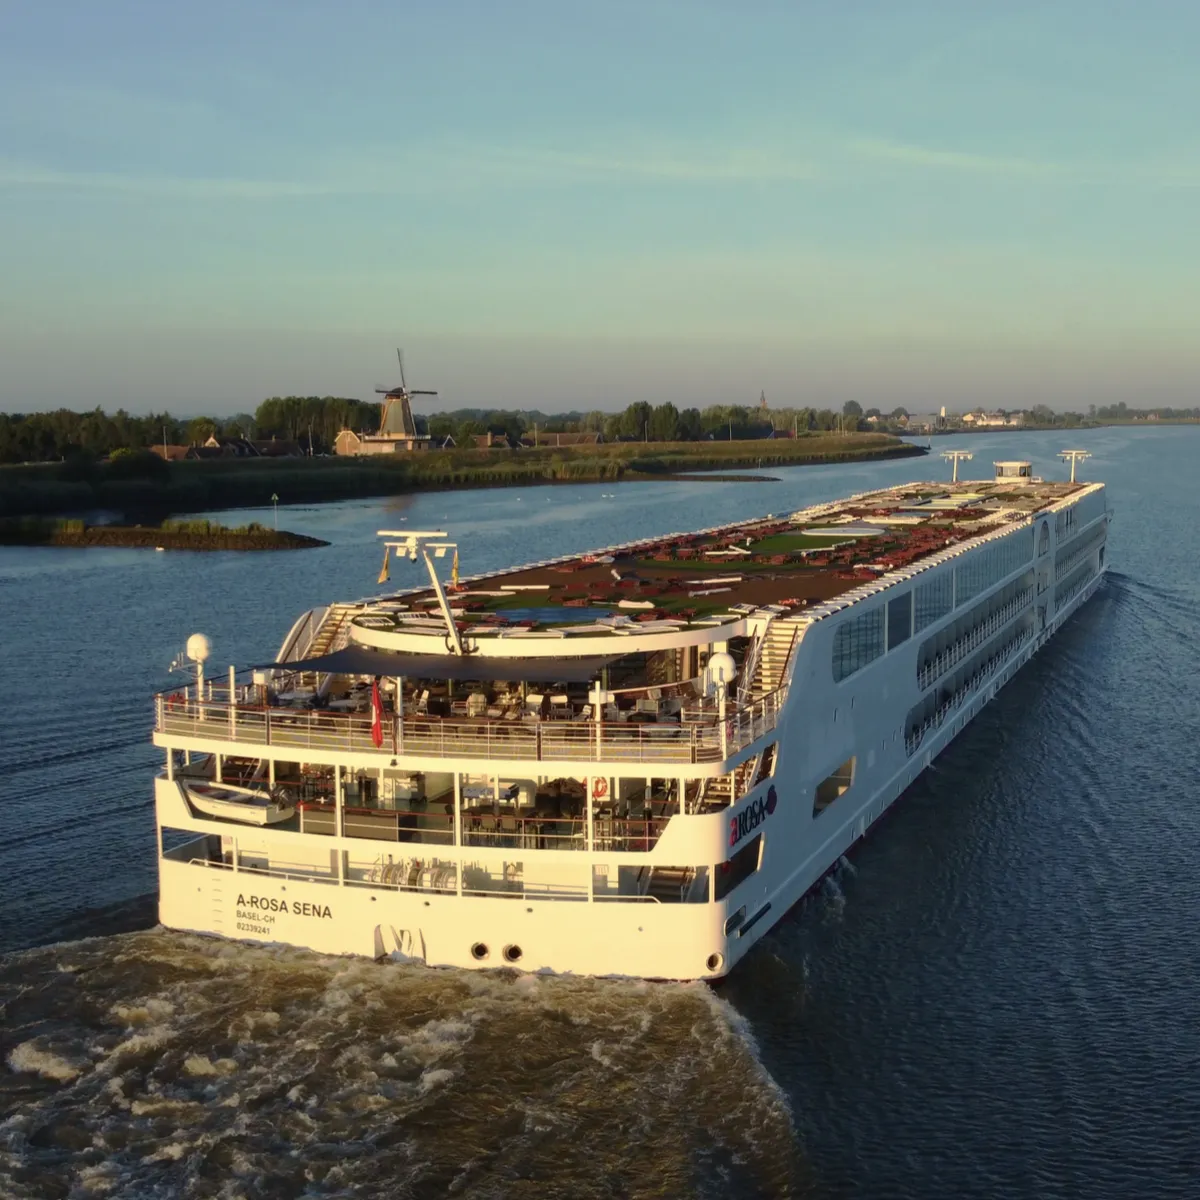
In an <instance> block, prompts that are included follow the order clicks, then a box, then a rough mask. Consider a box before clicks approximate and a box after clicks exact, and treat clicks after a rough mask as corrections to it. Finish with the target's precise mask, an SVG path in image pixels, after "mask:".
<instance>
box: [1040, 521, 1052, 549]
mask: <svg viewBox="0 0 1200 1200" xmlns="http://www.w3.org/2000/svg"><path fill="white" fill-rule="evenodd" d="M1049 549H1050V522H1049V521H1043V522H1042V528H1041V532H1040V533H1039V534H1038V555H1039V556H1040V555H1043V554H1045V553H1046V551H1047V550H1049Z"/></svg>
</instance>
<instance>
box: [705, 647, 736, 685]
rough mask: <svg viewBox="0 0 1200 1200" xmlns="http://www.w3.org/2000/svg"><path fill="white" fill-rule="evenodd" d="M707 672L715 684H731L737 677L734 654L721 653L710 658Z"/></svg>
mask: <svg viewBox="0 0 1200 1200" xmlns="http://www.w3.org/2000/svg"><path fill="white" fill-rule="evenodd" d="M706 670H707V671H708V673H709V675H710V676H711V677H712V678H713V680H714V681H715V682H717V683H730V682H732V681H733V679H734V678H735V677H736V675H737V663H735V662H734V661H733V655H732V654H726V653H725V652H724V651H721V652H719V653H717V654H714V655H712V656H711V657H710V658H709V660H708V666H707V668H706Z"/></svg>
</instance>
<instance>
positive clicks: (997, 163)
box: [849, 138, 1200, 188]
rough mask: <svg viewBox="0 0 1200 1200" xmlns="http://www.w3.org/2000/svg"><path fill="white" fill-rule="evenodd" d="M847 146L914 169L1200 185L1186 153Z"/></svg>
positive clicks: (860, 142) (872, 142) (868, 141)
mask: <svg viewBox="0 0 1200 1200" xmlns="http://www.w3.org/2000/svg"><path fill="white" fill-rule="evenodd" d="M849 151H850V153H851V154H852V155H853V156H854V157H856V158H859V159H866V160H872V161H875V162H887V163H894V164H896V165H897V166H901V167H909V168H912V169H913V170H931V171H951V172H959V173H961V174H971V175H988V176H994V177H997V178H1001V177H1009V178H1013V179H1041V180H1045V181H1047V182H1052V181H1058V182H1063V183H1084V184H1103V185H1106V186H1122V185H1134V186H1145V187H1152V188H1195V187H1200V164H1198V163H1197V162H1195V161H1194V160H1192V159H1188V158H1184V159H1182V160H1181V161H1163V160H1161V159H1160V160H1150V161H1146V162H1137V161H1131V160H1126V161H1122V162H1109V163H1081V162H1051V161H1048V160H1046V159H1037V158H1022V157H1016V156H1011V155H997V154H979V153H974V152H970V151H961V150H941V149H937V148H934V147H931V146H921V145H917V144H915V143H912V142H892V141H885V140H882V139H876V138H858V139H856V140H854V141H852V142H850V143H849Z"/></svg>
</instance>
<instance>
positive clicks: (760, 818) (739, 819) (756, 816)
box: [729, 784, 779, 846]
mask: <svg viewBox="0 0 1200 1200" xmlns="http://www.w3.org/2000/svg"><path fill="white" fill-rule="evenodd" d="M778 803H779V796H778V794H777V793H776V791H775V785H774V784H771V786H770V787H769V788H767V794H766V796H759V798H758V799H757V800H755V801H753V802H752V803H750V804H747V805H746V807H745V808H743V809H742V811H741V812H740V813H738V815H737V816H736V817H730V818H729V844H730V846H736V845H737V844H738V842H740V841H741V840H742V838H744V837H745V836H746V834H748V833H749V832H750V831H751V830H752V829H757V828H758V827H759V826H760V825H761V824H762V823H763V822H764V821H765V820H766V819H767V818H768V817H769V816H770V815H771V814H772V813H773V812H774V811H775V806H776V805H777V804H778Z"/></svg>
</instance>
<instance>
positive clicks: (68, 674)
mask: <svg viewBox="0 0 1200 1200" xmlns="http://www.w3.org/2000/svg"><path fill="white" fill-rule="evenodd" d="M1070 440H1071V444H1073V445H1074V444H1078V445H1081V446H1083V447H1084V448H1086V449H1089V450H1091V451H1092V452H1093V454H1094V456H1095V457H1094V458H1093V459H1092V460H1091V461H1090V462H1089V463H1088V464H1087V470H1086V472H1085V473H1086V475H1087V476H1088V477H1089V478H1100V479H1104V480H1105V481H1106V482H1107V483H1108V484H1109V503H1110V505H1111V506H1112V507H1113V508H1114V509H1115V512H1116V516H1115V520H1114V523H1113V525H1112V527H1111V530H1110V540H1109V545H1110V551H1109V554H1110V562H1111V564H1112V566H1113V572H1112V574H1111V575H1110V577H1109V580H1108V582H1107V584H1106V586H1105V588H1104V589H1103V590H1102V591H1101V592H1100V593H1099V594H1098V595H1097V597H1096V598H1095V599H1094V600H1092V601H1091V602H1090V603H1089V604H1088V606H1087V607H1086V608H1085V609H1084V610H1083V611H1082V612H1080V613H1079V614H1078V615H1077V616H1076V617H1075V618H1074V619H1073V620H1072V622H1071V623H1070V624H1069V625H1068V626H1067V628H1065V629H1064V630H1063V632H1062V633H1061V634H1060V635H1059V636H1058V637H1057V638H1055V639H1054V641H1053V642H1051V643H1050V644H1049V645H1048V646H1047V647H1046V649H1045V650H1043V651H1042V653H1041V654H1039V655H1038V657H1037V658H1035V659H1034V661H1033V662H1032V663H1031V664H1030V665H1029V666H1028V667H1026V668H1025V670H1024V671H1023V672H1022V673H1021V674H1020V675H1018V676H1017V678H1016V679H1015V680H1014V681H1013V682H1012V683H1011V684H1010V685H1009V686H1008V687H1007V688H1006V689H1005V690H1004V691H1003V692H1001V693H1000V695H999V696H998V698H997V699H996V701H995V702H994V703H992V704H991V705H990V706H988V708H986V709H985V710H984V711H983V713H982V714H981V715H980V717H979V718H977V719H976V721H975V722H974V723H973V724H972V725H971V726H969V727H968V728H967V730H966V731H964V733H963V734H962V735H961V736H960V737H959V739H958V740H957V741H956V742H955V744H954V745H953V746H952V747H951V749H950V750H949V751H948V752H947V753H946V754H944V755H943V756H942V757H941V758H940V759H939V760H938V761H937V763H936V764H935V766H934V768H933V769H932V770H931V771H929V772H927V773H926V775H925V776H923V777H922V779H921V780H919V781H918V783H917V784H916V785H915V786H914V787H913V788H912V789H910V791H909V793H908V794H907V795H906V796H905V797H903V798H902V800H901V802H900V803H899V805H897V807H896V808H895V809H894V810H893V812H892V813H891V814H890V815H889V816H888V817H887V818H886V819H885V820H884V821H883V822H882V823H881V825H880V826H879V827H878V828H877V829H876V830H875V831H874V832H873V834H872V836H871V837H870V838H869V839H868V840H867V842H866V843H865V844H864V845H862V846H860V847H859V848H858V849H857V850H855V851H854V852H852V854H851V855H850V858H849V860H847V861H845V862H844V863H843V864H842V865H841V866H840V868H839V870H838V871H836V872H835V873H834V875H832V876H831V877H830V878H828V879H827V880H826V881H825V883H824V885H823V886H822V888H821V889H820V890H819V892H818V893H816V894H815V895H814V896H813V897H811V898H810V900H809V901H808V902H807V903H806V904H805V905H804V906H803V907H802V908H801V909H800V910H798V911H797V912H795V913H794V914H792V915H791V916H790V917H789V918H788V919H787V920H785V921H784V922H783V923H782V924H781V925H780V926H779V927H778V928H777V929H776V930H775V931H773V932H772V933H771V934H770V935H769V936H768V937H767V938H766V939H765V940H764V942H763V943H762V945H761V946H760V947H759V948H758V949H757V950H756V951H755V952H754V953H753V954H752V956H751V957H750V959H749V960H748V961H747V962H745V963H744V964H743V965H742V966H741V967H740V968H739V969H738V971H737V972H735V974H734V976H733V977H732V978H731V979H730V980H729V981H727V983H726V984H724V985H723V986H722V987H721V988H720V989H719V990H718V991H716V992H714V991H713V990H711V989H709V988H707V987H704V986H701V985H686V986H684V985H671V984H643V983H632V982H622V981H612V980H603V981H596V980H583V979H569V978H552V977H545V976H543V977H528V976H520V975H516V974H514V973H510V972H503V971H500V972H489V973H486V974H476V973H469V972H455V971H428V970H425V969H422V968H417V967H411V966H407V965H402V964H385V965H377V964H374V963H370V962H363V961H355V960H341V959H329V958H322V957H320V956H317V955H312V954H308V953H304V952H300V951H293V950H283V949H278V948H260V947H252V946H244V945H235V944H229V943H222V942H217V941H214V940H209V939H203V938H196V937H190V936H183V935H177V934H171V933H165V932H162V931H158V930H154V929H150V928H146V927H147V926H150V925H152V923H153V919H154V917H153V913H154V909H153V901H152V899H151V898H149V897H151V894H152V892H153V889H154V858H153V853H154V845H153V817H152V811H151V801H150V777H151V774H152V772H153V771H154V770H155V769H156V766H157V763H158V761H159V755H158V753H157V752H156V751H154V749H153V748H152V747H151V746H150V745H149V741H148V731H149V724H150V716H151V711H150V701H149V696H150V693H151V692H152V690H154V689H155V688H156V687H159V686H163V685H165V684H166V683H167V682H168V680H167V678H166V677H165V673H164V668H165V666H166V664H167V663H168V662H169V661H170V659H171V657H172V656H173V655H174V653H175V652H176V650H177V649H178V648H179V647H180V646H181V644H182V642H183V641H184V639H185V638H186V636H187V634H189V633H191V632H194V631H195V630H202V631H203V632H205V633H207V634H208V635H209V636H210V637H211V638H212V640H213V643H214V655H215V664H214V665H216V664H222V663H228V662H231V661H234V662H248V661H257V660H261V659H263V658H265V657H268V656H269V655H270V654H271V653H272V652H273V651H274V650H275V648H276V647H277V646H278V644H279V642H280V640H281V639H282V636H283V634H284V633H285V632H286V629H287V628H288V626H290V624H291V622H292V620H293V619H294V617H295V616H296V615H297V614H298V613H299V612H300V611H301V610H302V609H304V608H308V607H311V606H312V605H314V604H318V603H322V602H325V601H328V600H330V599H333V598H342V597H346V596H353V595H355V594H369V593H371V592H373V591H374V590H376V589H375V585H374V579H375V574H376V572H377V571H378V565H379V562H378V559H379V556H378V554H377V553H376V547H375V538H374V531H375V530H376V529H377V528H382V527H392V528H394V527H395V525H396V523H398V522H402V521H408V522H410V523H411V524H412V525H413V527H415V528H446V529H448V530H449V531H451V533H452V534H453V536H454V537H455V540H457V541H458V543H459V546H460V556H461V564H462V570H463V573H464V574H467V573H470V572H472V571H474V570H484V569H487V568H491V567H498V566H503V565H507V564H510V563H513V562H519V561H528V560H531V559H536V558H542V557H546V556H549V555H551V554H557V553H565V552H567V551H570V550H578V549H586V548H590V547H594V546H597V545H602V544H605V543H608V542H612V541H617V540H626V539H629V538H632V537H636V536H641V535H650V534H655V533H663V532H668V531H672V530H676V529H689V528H694V527H697V526H699V525H706V524H713V523H716V522H717V521H720V520H730V519H735V518H738V517H743V516H752V515H757V514H761V513H764V512H777V513H782V512H786V511H789V510H791V509H794V508H797V507H800V506H801V505H803V504H807V503H812V502H815V501H817V500H821V499H828V498H833V497H836V496H838V495H842V494H845V493H847V492H850V491H858V490H862V489H864V488H867V487H872V486H884V485H886V484H890V483H894V482H899V481H901V480H907V479H913V478H918V477H921V478H928V477H930V476H940V475H942V474H943V464H941V463H940V462H938V461H936V460H934V461H929V462H921V461H919V460H905V461H899V462H891V463H881V464H873V465H864V466H854V467H829V468H800V469H790V470H784V471H775V472H773V473H774V474H777V475H780V476H782V479H781V481H780V482H777V483H758V484H755V483H723V484H716V483H682V482H681V483H667V482H662V483H646V484H636V485H627V486H622V487H619V488H616V489H612V485H603V484H601V485H579V486H563V487H555V488H542V489H533V488H525V489H512V490H504V491H491V492H464V493H440V494H435V495H430V496H424V497H408V498H404V499H399V500H393V501H372V502H365V503H348V504H336V505H329V506H324V507H313V508H296V509H288V508H285V509H282V510H281V522H282V523H283V524H284V525H285V526H286V527H288V528H291V529H295V530H297V531H298V532H304V533H312V534H315V535H317V536H320V537H324V538H326V539H328V540H329V541H330V542H332V543H333V544H332V545H331V546H329V547H328V548H327V549H322V550H314V551H303V552H294V553H290V554H277V555H244V556H239V555H236V554H205V555H188V554H175V553H167V554H154V553H149V554H147V553H144V552H140V551H124V550H88V551H75V550H4V549H0V617H2V618H3V625H2V628H3V631H4V634H3V638H2V639H0V682H2V684H3V688H2V691H0V695H2V697H3V705H4V708H3V712H2V714H0V813H2V814H3V819H4V835H3V837H2V838H0V913H2V914H3V919H2V921H0V950H4V951H7V953H6V954H5V955H4V956H3V957H0V1195H2V1196H5V1197H8V1196H12V1197H59V1196H61V1197H77V1196H78V1197H82V1196H103V1195H108V1196H114V1197H122V1198H124V1197H158V1196H162V1197H176V1196H183V1197H247V1198H250V1197H255V1198H257V1197H281V1198H282V1197H295V1196H314V1197H315V1196H340V1195H353V1196H379V1197H385V1196H414V1197H424V1196H442V1195H455V1196H468V1197H492V1196H495V1197H500V1196H518V1197H519V1196H526V1195H528V1196H534V1195H536V1196H539V1197H543V1196H583V1197H587V1196H596V1197H618V1196H621V1197H624V1196H629V1197H640V1196H663V1197H674V1196H713V1197H716V1196H721V1197H726V1196H729V1197H742V1196H745V1197H752V1196H772V1197H774V1196H790V1195H797V1196H822V1197H823V1196H836V1197H842V1196H869V1197H877V1196H888V1197H890V1196H895V1197H914V1198H917V1197H922V1198H923V1197H929V1196H949V1195H954V1196H1011V1195H1037V1196H1062V1197H1067V1196H1080V1195H1086V1196H1089V1197H1106V1198H1107V1197H1113V1198H1116V1197H1126V1196H1142V1197H1151V1196H1154V1197H1158V1196H1180V1197H1183V1196H1189V1197H1191V1196H1195V1195H1196V1194H1197V1193H1198V1190H1200V1187H1198V1181H1200V1140H1198V1138H1197V1134H1196V1130H1197V1129H1198V1128H1200V999H1198V998H1197V989H1196V986H1195V982H1194V974H1193V964H1195V963H1196V962H1197V961H1200V882H1198V879H1197V872H1196V867H1195V864H1196V862H1197V861H1198V860H1200V854H1198V851H1200V783H1198V782H1197V781H1198V780H1200V744H1198V742H1197V740H1196V736H1195V734H1196V730H1197V728H1198V727H1200V694H1198V691H1200V689H1198V686H1197V679H1198V678H1200V649H1198V648H1197V640H1196V637H1195V632H1194V631H1195V629H1196V627H1197V617H1198V616H1200V575H1198V572H1197V568H1196V563H1197V562H1198V561H1200V531H1198V525H1200V506H1197V505H1196V504H1195V502H1194V500H1193V499H1192V497H1191V495H1190V493H1189V484H1190V482H1191V480H1192V478H1193V477H1194V476H1195V474H1196V468H1197V464H1198V463H1200V430H1197V429H1195V428H1183V429H1179V428H1163V429H1145V430H1142V429H1139V430H1133V431H1129V430H1120V431H1118V430H1098V431H1089V432H1085V433H1082V434H1080V433H1075V434H1072V435H1071V439H1070ZM964 444H966V443H964V441H963V440H961V439H959V440H956V441H955V447H956V448H957V447H960V446H963V445H964ZM1066 444H1067V443H1066V442H1064V441H1063V440H1062V439H1061V438H1060V437H1059V436H1057V435H1047V434H1019V435H992V436H980V437H978V438H977V439H975V444H974V445H973V447H972V448H973V449H975V450H976V451H977V452H978V454H977V459H976V464H975V465H976V466H978V465H980V464H984V469H985V471H986V470H987V469H988V468H987V464H988V463H989V462H990V460H991V459H993V458H1014V457H1022V458H1030V459H1032V460H1033V462H1034V465H1035V468H1036V469H1037V470H1038V471H1040V472H1041V473H1043V474H1046V475H1050V474H1052V473H1054V474H1057V473H1060V472H1061V470H1062V468H1061V465H1060V464H1058V463H1057V462H1056V461H1055V458H1054V455H1055V453H1056V451H1058V450H1059V449H1062V448H1063V446H1065V445H1066ZM936 445H937V443H935V446H936ZM981 473H983V472H981ZM606 489H607V490H606ZM614 493H615V494H614ZM284 499H285V500H286V497H284ZM253 515H254V516H257V517H258V518H259V519H261V517H262V514H261V513H255V514H253ZM236 518H237V514H232V515H231V516H230V519H236ZM408 570H411V571H413V572H414V575H413V578H414V580H415V579H416V578H417V576H416V575H415V571H416V568H415V567H408V566H407V565H401V566H399V567H398V568H396V570H395V571H394V573H393V581H394V582H395V583H397V584H402V583H403V582H404V579H405V575H404V572H405V571H408ZM64 939H76V940H64ZM78 939H84V940H78ZM30 947H32V948H30Z"/></svg>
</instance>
